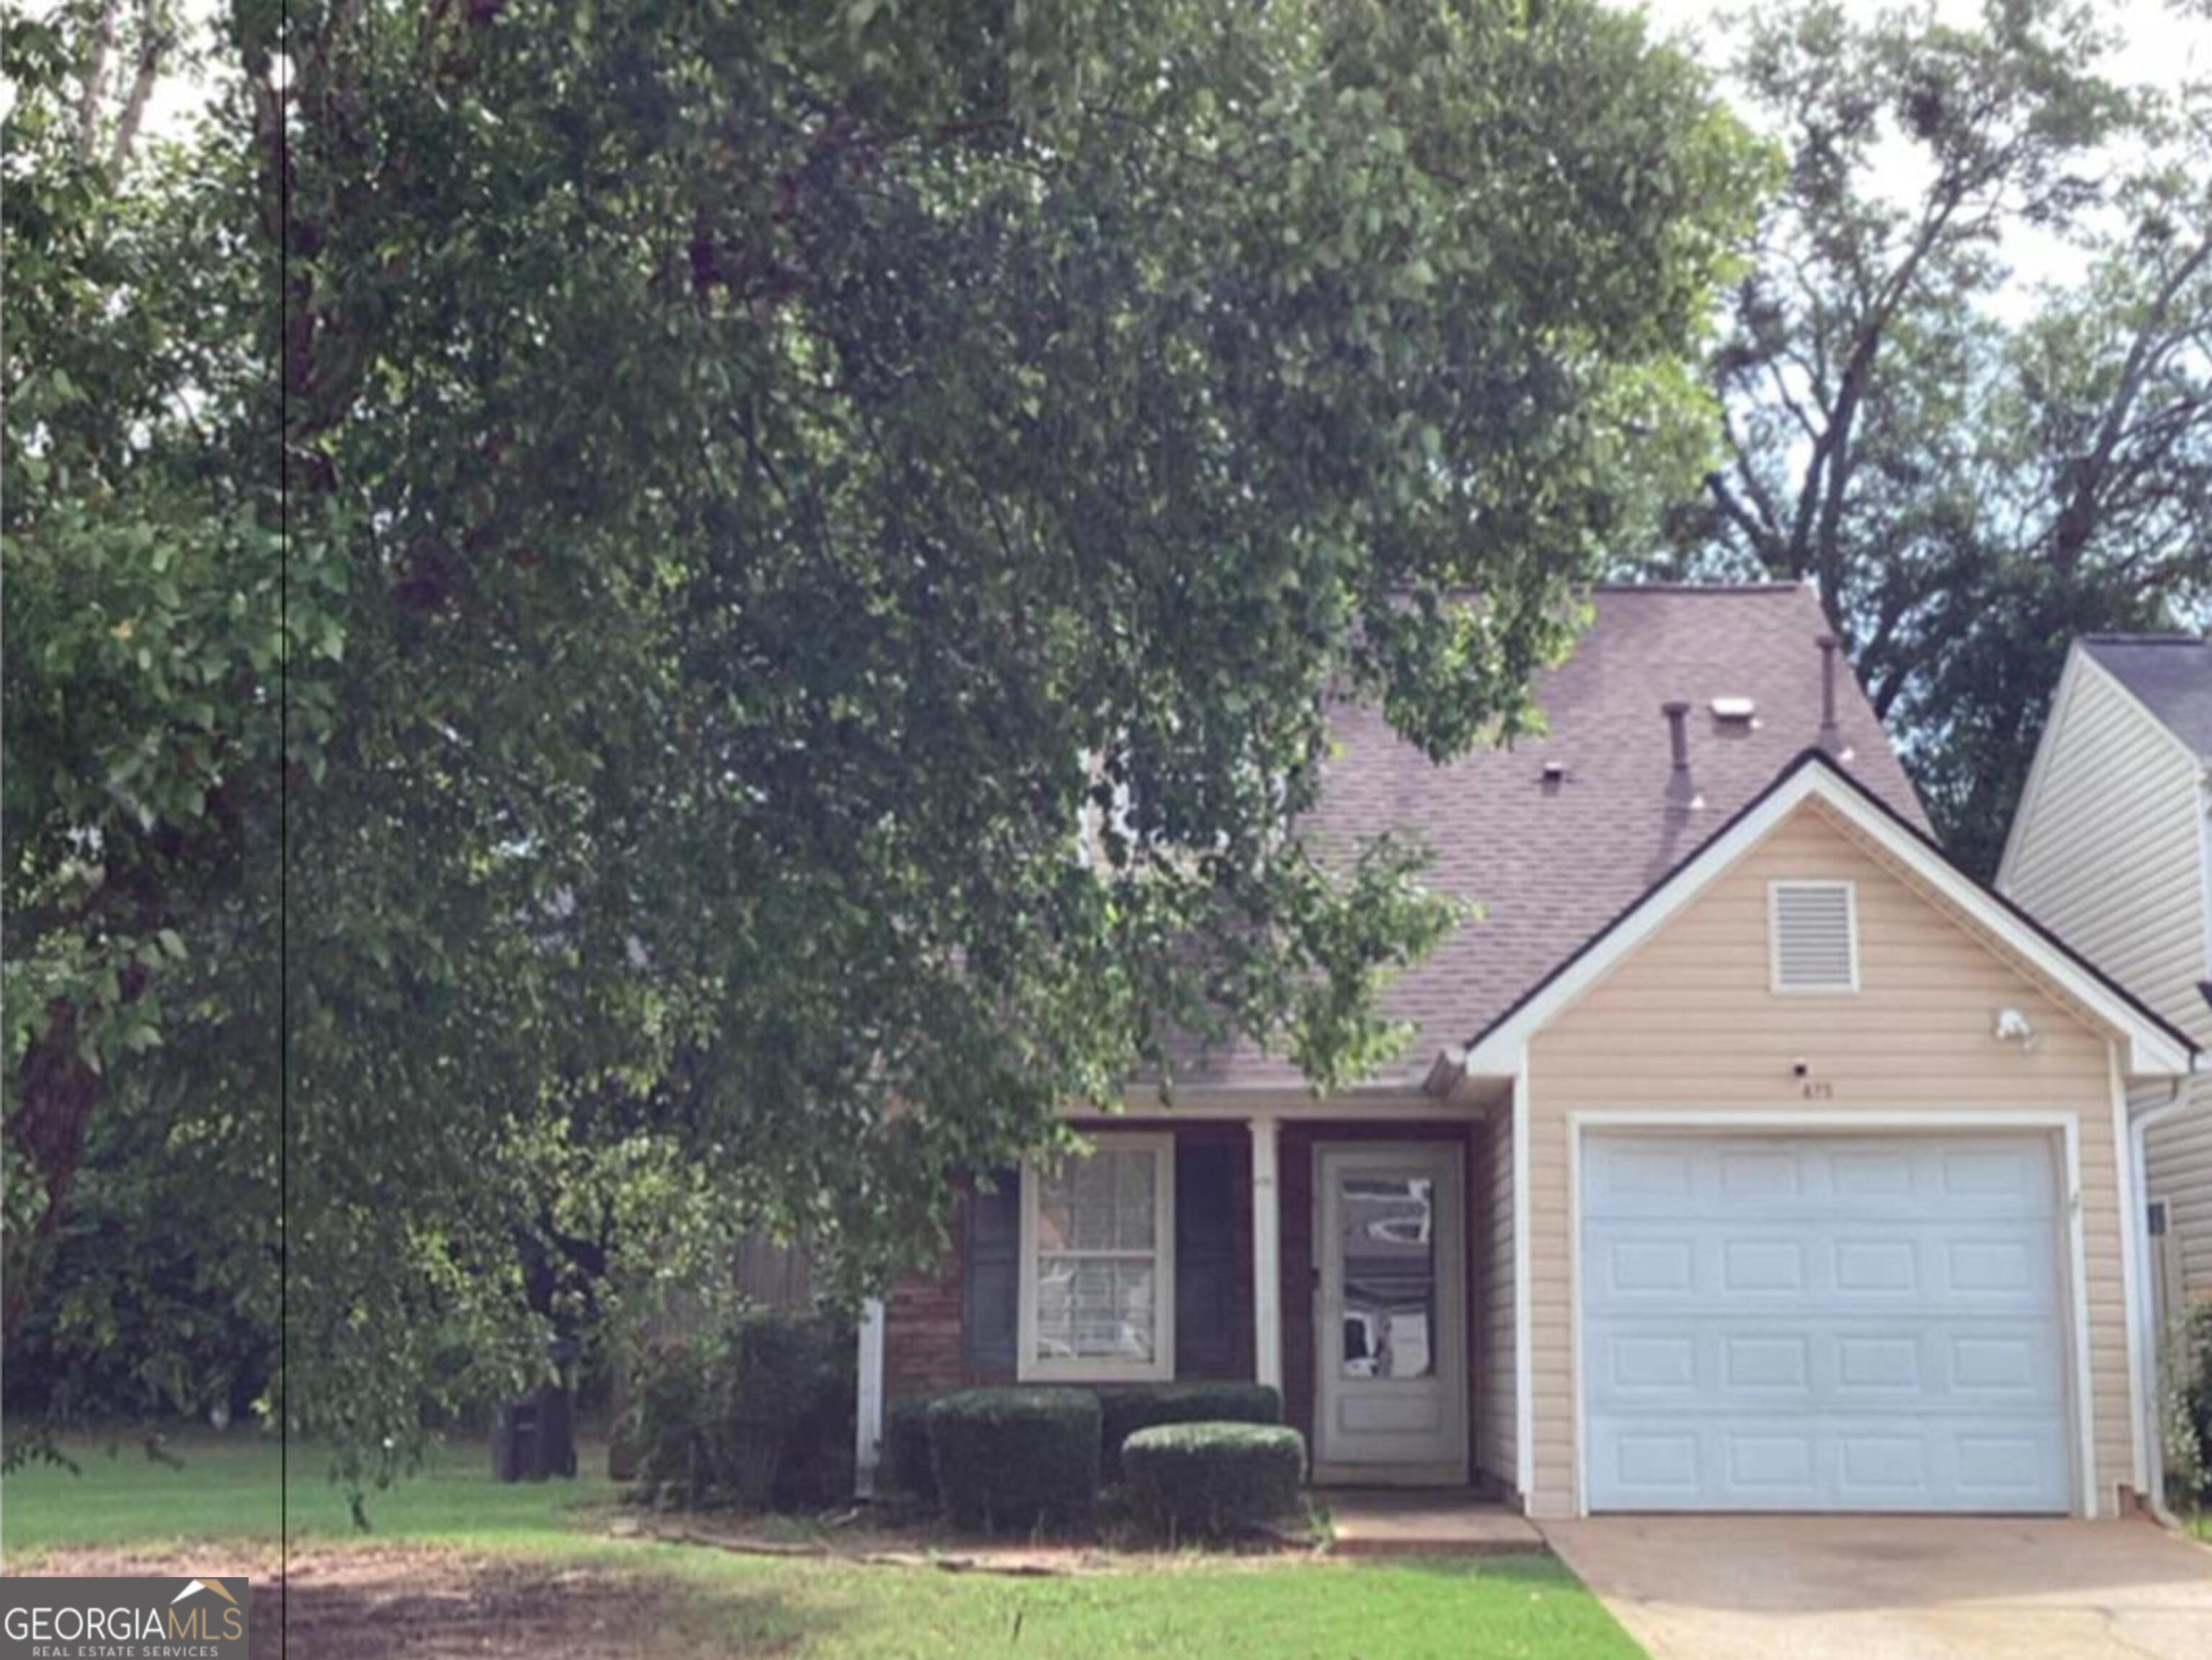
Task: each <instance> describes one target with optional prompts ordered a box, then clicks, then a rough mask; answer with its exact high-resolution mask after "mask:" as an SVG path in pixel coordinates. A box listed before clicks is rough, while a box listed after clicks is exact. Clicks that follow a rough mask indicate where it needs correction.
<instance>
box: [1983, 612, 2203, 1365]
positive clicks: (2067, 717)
mask: <svg viewBox="0 0 2212 1660" xmlns="http://www.w3.org/2000/svg"><path fill="white" fill-rule="evenodd" d="M1997 885H1998V887H1999V889H2000V890H2001V891H2003V892H2004V893H2006V894H2008V895H2009V896H2010V897H2013V898H2014V899H2015V900H2017V901H2018V902H2019V903H2021V904H2023V905H2025V906H2027V908H2028V909H2030V910H2032V911H2033V912H2034V913H2035V914H2036V915H2038V916H2039V917H2040V918H2041V919H2042V920H2043V921H2045V922H2046V923H2047V924H2049V925H2050V926H2051V927H2052V928H2053V929H2055V930H2056V931H2057V933H2058V934H2059V935H2060V936H2061V937H2062V938H2063V939H2065V940H2066V942H2067V943H2068V944H2069V945H2070V946H2073V947H2074V948H2075V950H2077V951H2079V952H2081V954H2082V955H2083V956H2085V957H2087V958H2088V959H2089V960H2090V961H2091V962H2093V963H2094V964H2097V965H2098V966H2099V967H2100V968H2101V969H2103V970H2105V971H2106V973H2108V974H2110V975H2111V976H2112V977H2113V978H2114V979H2115V980H2117V981H2118V982H2120V983H2121V984H2122V985H2124V986H2125V987H2127V988H2128V989H2129V990H2130V991H2131V992H2133V993H2134V994H2136V996H2137V997H2139V998H2141V999H2142V1000H2143V1001H2144V1002H2145V1003H2147V1004H2148V1005H2149V1006H2151V1007H2152V1008H2154V1009H2155V1010H2157V1011H2158V1012H2159V1013H2160V1015H2162V1016H2163V1017H2164V1018H2166V1019H2167V1020H2168V1021H2170V1022H2172V1024H2173V1025H2176V1026H2178V1027H2179V1028H2180V1029H2181V1030H2182V1031H2185V1032H2187V1033H2188V1034H2189V1035H2190V1036H2191V1037H2193V1038H2194V1039H2195V1040H2196V1041H2197V1043H2200V1044H2203V1043H2212V1003H2208V999H2212V987H2208V982H2212V641H2205V640H2201V639H2198V638H2197V637H2196V636H2195V635H2091V636H2089V637H2087V638H2086V639H2082V640H2079V641H2076V642H2075V644H2074V646H2073V648H2072V649H2071V650H2070V651H2069V653H2068V654H2067V659H2066V669H2065V672H2064V673H2063V675H2062V676H2061V677H2060V678H2059V683H2058V690H2057V694H2056V696H2054V697H2053V699H2052V702H2051V715H2050V719H2049V721H2047V722H2046V723H2045V727H2044V731H2043V739H2042V742H2041V744H2040V745H2039V746H2038V748H2037V751H2036V756H2035V762H2034V765H2033V769H2031V770H2030V772H2029V774H2028V778H2027V787H2026V788H2025V789H2024V790H2023V791H2022V793H2021V802H2020V808H2019V811H2018V812H2016V813H2015V816H2014V818H2013V824H2012V830H2011V834H2010V836H2008V839H2007V842H2006V844H2005V850H2004V859H2003V862H2002V865H2001V866H2000V867H1999V869H1998V872H1997ZM2132 1106H2133V1108H2134V1110H2135V1113H2136V1123H2137V1125H2138V1126H2139V1127H2140V1128H2141V1131H2142V1135H2143V1139H2144V1142H2145V1153H2146V1157H2145V1158H2144V1159H2143V1161H2142V1177H2143V1182H2144V1187H2145V1192H2144V1195H2143V1198H2144V1201H2145V1204H2144V1206H2143V1207H2142V1208H2143V1209H2144V1210H2145V1211H2146V1212H2147V1214H2148V1224H2149V1228H2150V1231H2151V1238H2150V1241H2149V1245H2148V1258H2149V1262H2150V1267H2151V1273H2150V1274H2149V1276H2148V1278H2149V1281H2150V1285H2149V1290H2150V1292H2151V1293H2152V1298H2151V1300H2152V1306H2153V1310H2154V1314H2155V1316H2157V1322H2158V1326H2157V1329H2163V1328H2164V1325H2165V1322H2166V1319H2167V1318H2168V1317H2169V1316H2171V1314H2172V1312H2173V1311H2175V1310H2179V1308H2180V1307H2181V1306H2182V1305H2183V1303H2184V1300H2185V1298H2201V1297H2212V1078H2203V1077H2200V1078H2198V1079H2196V1080H2195V1081H2194V1083H2193V1084H2192V1085H2190V1086H2188V1087H2185V1088H2184V1089H2182V1090H2181V1091H2179V1093H2177V1092H2175V1091H2173V1090H2172V1087H2171V1086H2170V1085H2166V1084H2165V1083H2163V1082H2161V1081H2155V1080H2153V1081H2148V1082H2146V1083H2144V1084H2142V1085H2139V1086H2138V1087H2137V1088H2136V1091H2134V1093H2133V1097H2132Z"/></svg>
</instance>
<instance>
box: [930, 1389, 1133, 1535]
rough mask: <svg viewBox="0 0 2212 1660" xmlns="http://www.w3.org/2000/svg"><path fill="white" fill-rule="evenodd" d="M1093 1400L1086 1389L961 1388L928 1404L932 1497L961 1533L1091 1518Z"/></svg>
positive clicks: (1096, 1431)
mask: <svg viewBox="0 0 2212 1660" xmlns="http://www.w3.org/2000/svg"><path fill="white" fill-rule="evenodd" d="M1099 1418H1100V1414H1099V1410H1098V1397H1097V1395H1093V1394H1092V1393H1091V1391H1090V1390H1088V1389H962V1390H960V1391H958V1392H957V1393H956V1394H952V1395H940V1396H939V1398H938V1399H937V1400H935V1401H933V1402H931V1403H930V1406H929V1454H930V1468H931V1470H932V1472H933V1474H934V1475H935V1476H936V1478H937V1493H938V1497H939V1499H941V1500H942V1501H943V1503H944V1505H945V1509H946V1510H947V1511H949V1512H950V1513H951V1517H952V1519H953V1520H954V1521H955V1522H957V1523H959V1524H960V1525H961V1526H963V1527H967V1528H981V1529H986V1530H1001V1531H1013V1532H1026V1531H1028V1530H1029V1529H1032V1528H1036V1527H1040V1526H1046V1525H1060V1526H1066V1525H1068V1524H1071V1523H1085V1522H1087V1521H1089V1520H1090V1519H1091V1512H1092V1511H1093V1509H1094V1508H1095V1507H1096V1505H1097V1502H1098V1438H1099V1427H1098V1426H1099Z"/></svg>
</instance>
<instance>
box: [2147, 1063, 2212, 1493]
mask: <svg viewBox="0 0 2212 1660" xmlns="http://www.w3.org/2000/svg"><path fill="white" fill-rule="evenodd" d="M2190 1071H2191V1073H2196V1074H2202V1073H2212V1064H2208V1061H2207V1057H2206V1056H2205V1055H2202V1054H2198V1055H2192V1056H2191V1063H2190ZM2185 1081H2186V1080H2185V1079H2182V1078H2176V1079H2173V1080H2172V1085H2171V1093H2170V1094H2169V1095H2168V1096H2167V1097H2166V1099H2165V1100H2164V1101H2163V1102H2161V1103H2160V1104H2158V1105H2157V1106H2154V1107H2152V1108H2149V1109H2148V1110H2145V1111H2142V1112H2140V1113H2130V1115H2129V1122H2128V1162H2129V1165H2130V1169H2129V1177H2130V1185H2131V1187H2132V1188H2133V1189H2134V1191H2133V1193H2132V1194H2131V1195H2130V1200H2131V1203H2130V1207H2129V1211H2130V1214H2129V1217H2128V1231H2129V1232H2130V1234H2132V1235H2134V1237H2136V1239H2137V1240H2139V1241H2142V1242H2144V1243H2148V1240H2149V1237H2150V1170H2149V1160H2150V1132H2151V1131H2152V1130H2154V1129H2155V1128H2157V1127H2158V1126H2159V1125H2160V1124H2163V1123H2165V1122H2166V1121H2167V1120H2168V1119H2170V1118H2174V1117H2178V1116H2179V1115H2180V1114H2182V1113H2183V1112H2185V1111H2186V1110H2188V1109H2189V1108H2191V1106H2194V1105H2196V1103H2195V1102H2193V1101H2191V1099H2190V1098H2189V1097H2188V1096H2187V1095H2185V1093H2183V1088H2184V1085H2185ZM2207 1110H2212V1104H2208V1108H2207ZM2151 1279H2152V1276H2151V1273H2150V1265H2149V1264H2148V1262H2145V1263H2144V1264H2143V1272H2142V1273H2140V1274H2137V1275H2136V1302H2137V1308H2136V1318H2137V1319H2139V1320H2140V1321H2141V1322H2142V1327H2143V1331H2144V1333H2145V1335H2147V1336H2148V1339H2149V1341H2148V1343H2147V1344H2146V1345H2145V1358H2144V1361H2143V1371H2144V1372H2145V1373H2146V1374H2147V1375H2146V1376H2145V1377H2143V1378H2142V1402H2143V1409H2144V1410H2145V1411H2146V1412H2148V1414H2150V1418H2151V1421H2150V1424H2149V1426H2148V1433H2147V1434H2146V1435H2145V1436H2144V1438H2143V1456H2144V1462H2146V1463H2147V1464H2148V1466H2149V1468H2148V1469H2147V1470H2146V1471H2145V1472H2144V1475H2145V1477H2146V1485H2147V1487H2148V1492H2146V1493H2144V1494H2143V1495H2142V1500H2143V1503H2144V1504H2145V1505H2148V1507H2149V1510H2150V1513H2151V1514H2152V1515H2153V1516H2154V1517H2157V1518H2158V1521H2159V1523H2160V1526H2162V1527H2166V1528H2171V1529H2174V1530H2175V1531H2177V1532H2179V1530H2180V1529H2181V1522H2180V1519H2179V1517H2176V1516H2174V1514H2173V1513H2172V1511H2169V1510H2167V1509H2166V1426H2165V1414H2164V1412H2163V1411H2161V1410H2160V1392H2159V1360H2160V1355H2159V1350H2160V1339H2161V1338H2162V1336H2163V1335H2164V1334H2163V1333H2162V1332H2160V1330H2159V1329H2158V1294H2157V1292H2156V1290H2155V1289H2154V1286H2153V1285H2152V1283H2151Z"/></svg>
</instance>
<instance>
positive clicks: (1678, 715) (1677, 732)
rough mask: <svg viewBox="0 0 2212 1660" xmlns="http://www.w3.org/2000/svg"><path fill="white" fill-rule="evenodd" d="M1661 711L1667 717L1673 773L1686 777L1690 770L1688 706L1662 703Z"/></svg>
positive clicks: (1677, 703)
mask: <svg viewBox="0 0 2212 1660" xmlns="http://www.w3.org/2000/svg"><path fill="white" fill-rule="evenodd" d="M1659 708H1660V709H1661V711H1662V713H1663V714H1665V715H1666V717H1667V737H1668V742H1669V743H1671V744H1672V745H1673V746H1674V771H1675V773H1676V774H1677V775H1687V774H1688V772H1689V770H1690V725H1689V722H1690V706H1689V705H1688V704H1687V703H1683V702H1672V703H1662V704H1661V705H1660V706H1659Z"/></svg>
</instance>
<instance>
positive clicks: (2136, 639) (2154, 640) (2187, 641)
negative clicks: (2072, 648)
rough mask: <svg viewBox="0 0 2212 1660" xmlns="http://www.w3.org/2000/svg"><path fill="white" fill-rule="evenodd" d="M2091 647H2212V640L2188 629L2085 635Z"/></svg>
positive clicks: (2084, 642)
mask: <svg viewBox="0 0 2212 1660" xmlns="http://www.w3.org/2000/svg"><path fill="white" fill-rule="evenodd" d="M2081 642H2082V643H2083V644H2084V645H2089V646H2212V639H2208V638H2207V637H2206V636H2205V635H2201V634H2191V633H2190V632H2189V631H2188V630H2187V629H2160V630H2159V631H2158V632H2156V633H2155V634H2085V635H2082V636H2081Z"/></svg>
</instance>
